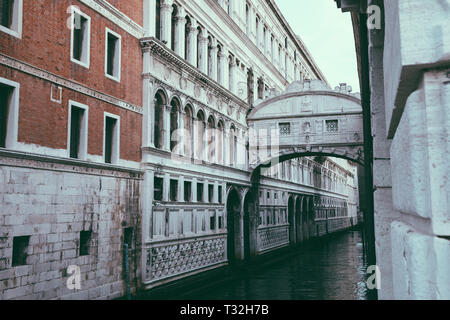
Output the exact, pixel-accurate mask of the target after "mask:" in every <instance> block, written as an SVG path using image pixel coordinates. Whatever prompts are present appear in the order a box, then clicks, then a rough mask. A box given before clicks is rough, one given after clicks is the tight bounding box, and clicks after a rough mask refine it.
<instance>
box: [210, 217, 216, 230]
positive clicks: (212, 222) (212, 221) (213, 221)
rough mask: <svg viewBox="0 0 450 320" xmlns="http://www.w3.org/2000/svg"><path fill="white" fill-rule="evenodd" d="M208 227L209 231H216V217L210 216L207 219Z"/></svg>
mask: <svg viewBox="0 0 450 320" xmlns="http://www.w3.org/2000/svg"><path fill="white" fill-rule="evenodd" d="M209 227H210V229H211V230H216V217H215V216H212V217H210V218H209Z"/></svg>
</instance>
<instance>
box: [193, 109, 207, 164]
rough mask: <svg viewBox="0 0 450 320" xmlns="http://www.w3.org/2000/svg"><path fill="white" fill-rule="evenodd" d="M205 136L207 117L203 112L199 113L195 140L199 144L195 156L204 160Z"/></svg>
mask: <svg viewBox="0 0 450 320" xmlns="http://www.w3.org/2000/svg"><path fill="white" fill-rule="evenodd" d="M204 135H205V115H204V113H203V111H201V110H200V111H199V112H198V113H197V132H196V137H195V140H196V142H197V148H196V149H197V150H195V154H196V156H197V158H198V159H202V158H203V150H204V145H205V142H204Z"/></svg>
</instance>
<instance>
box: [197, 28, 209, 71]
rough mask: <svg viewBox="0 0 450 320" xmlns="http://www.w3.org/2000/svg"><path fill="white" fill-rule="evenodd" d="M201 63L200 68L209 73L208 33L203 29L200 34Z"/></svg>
mask: <svg viewBox="0 0 450 320" xmlns="http://www.w3.org/2000/svg"><path fill="white" fill-rule="evenodd" d="M198 51H199V52H198V53H199V65H198V68H199V69H200V71H201V72H203V73H204V74H208V33H207V31H206V29H203V30H202V32H201V35H200V47H199V48H198Z"/></svg>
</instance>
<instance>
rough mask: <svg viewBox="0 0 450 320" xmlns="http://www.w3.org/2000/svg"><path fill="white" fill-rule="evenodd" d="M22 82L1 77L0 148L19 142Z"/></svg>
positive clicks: (10, 146)
mask: <svg viewBox="0 0 450 320" xmlns="http://www.w3.org/2000/svg"><path fill="white" fill-rule="evenodd" d="M19 89H20V84H19V83H17V82H13V81H10V80H7V79H4V78H0V148H14V146H15V144H16V142H17V133H18V117H19Z"/></svg>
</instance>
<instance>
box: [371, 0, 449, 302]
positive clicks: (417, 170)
mask: <svg viewBox="0 0 450 320" xmlns="http://www.w3.org/2000/svg"><path fill="white" fill-rule="evenodd" d="M369 2H371V3H372V4H375V5H379V6H382V5H383V1H369ZM384 12H385V15H384V19H383V29H382V30H371V31H370V32H369V37H370V47H369V54H370V81H371V90H372V93H371V99H372V101H371V108H372V114H373V119H372V128H373V134H374V168H373V171H374V185H375V186H374V190H375V193H374V199H375V236H376V254H377V264H378V265H379V267H380V271H381V290H379V298H381V299H449V298H450V280H449V275H450V268H449V266H448V262H449V261H450V241H449V236H450V215H449V204H448V199H449V194H450V193H449V190H450V188H449V184H448V181H447V180H448V176H449V166H448V160H449V159H448V153H449V151H450V148H449V146H450V140H449V128H450V122H449V118H448V113H449V112H450V100H448V96H449V95H448V92H449V89H448V87H449V83H450V81H449V78H448V74H449V73H448V72H449V69H448V68H449V66H450V60H449V59H448V57H449V50H448V49H449V42H448V34H449V31H450V30H449V24H448V21H449V16H450V11H449V8H448V5H445V4H444V2H442V1H434V0H433V1H428V2H427V5H426V6H424V5H423V2H422V1H416V0H414V1H411V0H409V1H405V0H401V1H384Z"/></svg>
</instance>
